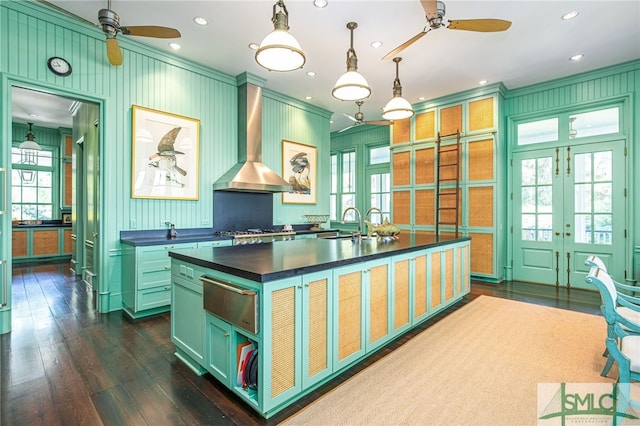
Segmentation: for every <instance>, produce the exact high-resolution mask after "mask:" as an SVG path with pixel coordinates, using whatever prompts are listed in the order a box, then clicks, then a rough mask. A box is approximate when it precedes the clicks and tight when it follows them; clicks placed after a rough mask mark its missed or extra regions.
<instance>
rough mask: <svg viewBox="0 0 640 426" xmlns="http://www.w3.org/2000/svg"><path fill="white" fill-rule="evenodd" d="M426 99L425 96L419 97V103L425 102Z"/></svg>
mask: <svg viewBox="0 0 640 426" xmlns="http://www.w3.org/2000/svg"><path fill="white" fill-rule="evenodd" d="M425 99H426V98H425V97H424V96H418V100H419V101H424V100H425Z"/></svg>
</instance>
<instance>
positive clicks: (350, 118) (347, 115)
mask: <svg viewBox="0 0 640 426" xmlns="http://www.w3.org/2000/svg"><path fill="white" fill-rule="evenodd" d="M342 115H344V116H345V117H347V118H348V119H349V120H351V121H353V122H354V123H357V122H358V120H356V119H355V118H354V117H352V116H350V115H349V114H346V113H344V112H343V113H342Z"/></svg>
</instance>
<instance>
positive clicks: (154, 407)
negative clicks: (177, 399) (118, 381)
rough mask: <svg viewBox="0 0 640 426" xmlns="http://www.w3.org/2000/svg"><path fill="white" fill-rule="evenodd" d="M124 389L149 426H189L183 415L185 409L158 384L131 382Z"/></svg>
mask: <svg viewBox="0 0 640 426" xmlns="http://www.w3.org/2000/svg"><path fill="white" fill-rule="evenodd" d="M123 387H124V388H125V389H126V390H127V392H128V394H129V395H131V399H132V401H133V402H134V403H135V405H136V407H137V408H138V410H139V411H140V413H141V414H142V417H143V418H144V419H145V421H146V422H147V423H148V424H149V425H165V424H170V425H187V424H191V423H187V422H186V420H185V418H184V417H185V415H184V413H183V411H184V409H185V407H182V408H179V407H178V406H176V405H175V404H174V403H173V401H171V399H170V398H168V396H167V394H166V393H164V392H163V390H162V388H161V387H160V385H159V384H158V383H152V384H151V385H148V384H143V383H141V382H140V381H139V380H135V379H132V380H129V381H127V382H125V383H123Z"/></svg>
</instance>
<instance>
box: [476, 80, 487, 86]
mask: <svg viewBox="0 0 640 426" xmlns="http://www.w3.org/2000/svg"><path fill="white" fill-rule="evenodd" d="M488 82H489V80H480V81H479V82H478V84H479V85H480V86H484V85H485V84H487V83H488Z"/></svg>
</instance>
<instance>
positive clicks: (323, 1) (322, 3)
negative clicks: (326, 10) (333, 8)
mask: <svg viewBox="0 0 640 426" xmlns="http://www.w3.org/2000/svg"><path fill="white" fill-rule="evenodd" d="M328 4H329V2H328V1H327V0H313V5H314V6H315V7H318V8H320V9H322V8H323V7H327V5H328Z"/></svg>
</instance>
